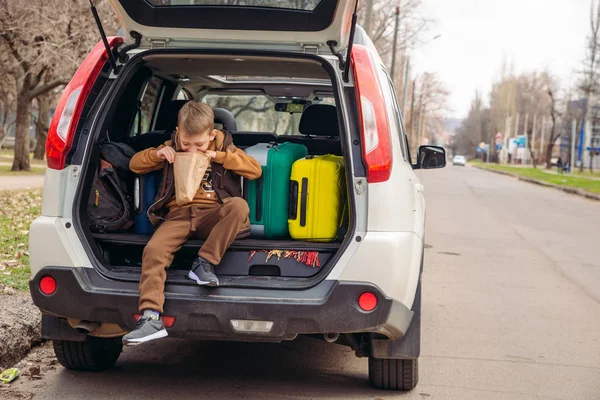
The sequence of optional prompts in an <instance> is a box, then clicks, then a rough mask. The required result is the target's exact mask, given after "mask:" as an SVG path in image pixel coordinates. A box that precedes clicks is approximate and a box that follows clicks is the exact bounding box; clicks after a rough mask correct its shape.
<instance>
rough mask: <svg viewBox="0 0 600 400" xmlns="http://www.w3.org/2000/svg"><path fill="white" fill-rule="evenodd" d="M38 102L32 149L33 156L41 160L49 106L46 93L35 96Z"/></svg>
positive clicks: (44, 150)
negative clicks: (33, 146) (34, 139)
mask: <svg viewBox="0 0 600 400" xmlns="http://www.w3.org/2000/svg"><path fill="white" fill-rule="evenodd" d="M37 103H38V118H37V123H36V124H35V138H36V143H35V150H34V151H33V158H34V159H36V160H43V159H44V155H45V154H46V137H47V135H48V128H50V124H49V120H50V118H49V108H50V99H49V98H48V96H47V95H42V96H38V97H37Z"/></svg>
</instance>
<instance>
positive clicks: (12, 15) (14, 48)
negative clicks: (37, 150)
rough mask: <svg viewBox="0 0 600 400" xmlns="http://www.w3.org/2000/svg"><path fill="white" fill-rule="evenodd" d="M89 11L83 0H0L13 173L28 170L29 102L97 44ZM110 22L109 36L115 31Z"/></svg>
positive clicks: (55, 83) (67, 73)
mask: <svg viewBox="0 0 600 400" xmlns="http://www.w3.org/2000/svg"><path fill="white" fill-rule="evenodd" d="M88 7H89V3H87V2H85V1H83V0H56V1H53V2H51V3H49V2H46V1H43V0H10V1H9V0H0V52H6V54H8V57H9V60H8V62H7V65H8V66H7V70H8V71H9V74H10V75H11V76H12V77H13V79H14V83H15V102H16V123H15V125H16V126H15V157H14V160H13V165H12V170H13V171H20V170H29V169H30V165H29V147H30V138H29V126H30V119H31V117H30V114H31V103H32V101H33V99H35V98H37V97H38V96H43V95H45V94H47V93H49V92H50V91H52V90H53V89H54V88H57V87H60V86H61V85H65V84H66V83H68V80H69V78H70V76H71V75H72V74H73V72H74V70H75V68H76V67H77V65H78V64H79V63H80V62H81V59H82V58H83V56H84V55H85V54H86V53H87V52H88V51H89V49H90V48H92V47H93V45H94V44H95V43H97V42H98V40H99V35H98V33H97V32H96V28H95V24H94V22H93V17H92V15H91V14H90V12H89V8H88ZM101 8H102V7H101ZM99 11H100V10H99ZM112 20H113V21H114V18H113V19H112ZM110 21H111V19H110V18H109V19H108V22H109V23H108V24H107V25H108V28H110V29H108V31H109V32H111V31H114V30H115V29H114V28H113V27H116V23H115V22H112V23H111V22H110Z"/></svg>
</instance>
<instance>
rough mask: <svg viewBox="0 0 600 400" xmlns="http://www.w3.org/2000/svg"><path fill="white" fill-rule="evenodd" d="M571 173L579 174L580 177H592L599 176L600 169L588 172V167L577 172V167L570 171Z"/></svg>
mask: <svg viewBox="0 0 600 400" xmlns="http://www.w3.org/2000/svg"><path fill="white" fill-rule="evenodd" d="M571 174H572V175H576V176H581V177H588V178H589V177H594V178H600V171H596V170H595V171H594V172H593V173H590V170H589V169H587V168H586V169H584V170H583V172H579V168H575V170H573V171H571Z"/></svg>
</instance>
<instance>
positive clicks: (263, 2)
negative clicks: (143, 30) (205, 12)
mask: <svg viewBox="0 0 600 400" xmlns="http://www.w3.org/2000/svg"><path fill="white" fill-rule="evenodd" d="M146 1H147V2H148V3H150V4H152V5H153V6H155V7H168V6H219V7H226V6H233V7H268V8H287V9H292V10H306V11H313V10H314V9H315V8H317V6H318V5H319V3H320V2H321V0H233V1H232V0H146Z"/></svg>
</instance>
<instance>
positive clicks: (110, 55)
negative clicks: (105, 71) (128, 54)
mask: <svg viewBox="0 0 600 400" xmlns="http://www.w3.org/2000/svg"><path fill="white" fill-rule="evenodd" d="M90 6H91V8H92V15H94V19H95V20H96V25H97V26H98V30H99V31H100V36H102V42H104V47H105V48H106V52H107V53H108V60H109V61H110V65H111V66H112V69H113V71H115V74H118V73H119V67H118V66H117V61H116V60H115V55H114V54H113V52H112V51H111V49H110V46H109V45H108V40H107V39H106V34H105V33H104V28H102V22H100V17H99V16H98V11H96V7H94V3H92V0H90Z"/></svg>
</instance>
